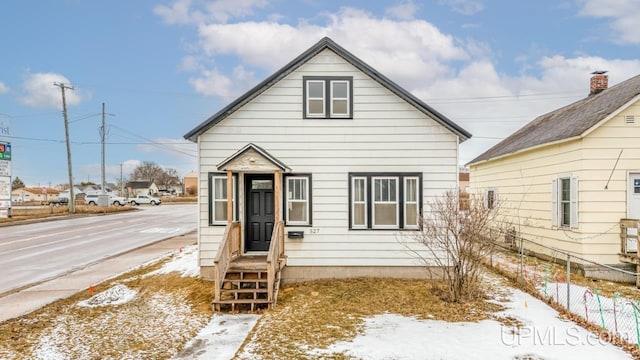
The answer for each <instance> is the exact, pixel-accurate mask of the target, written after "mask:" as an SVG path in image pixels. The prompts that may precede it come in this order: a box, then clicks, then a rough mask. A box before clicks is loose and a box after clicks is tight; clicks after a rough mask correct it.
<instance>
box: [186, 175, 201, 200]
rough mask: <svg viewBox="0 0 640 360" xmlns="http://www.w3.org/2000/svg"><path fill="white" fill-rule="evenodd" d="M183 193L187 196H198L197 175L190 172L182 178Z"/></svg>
mask: <svg viewBox="0 0 640 360" xmlns="http://www.w3.org/2000/svg"><path fill="white" fill-rule="evenodd" d="M183 183H184V192H185V194H187V195H197V194H198V173H196V172H190V173H188V174H187V175H185V176H184V182H183Z"/></svg>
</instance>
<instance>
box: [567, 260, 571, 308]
mask: <svg viewBox="0 0 640 360" xmlns="http://www.w3.org/2000/svg"><path fill="white" fill-rule="evenodd" d="M570 289H571V255H569V254H567V312H571V291H570Z"/></svg>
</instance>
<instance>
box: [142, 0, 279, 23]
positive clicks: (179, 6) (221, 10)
mask: <svg viewBox="0 0 640 360" xmlns="http://www.w3.org/2000/svg"><path fill="white" fill-rule="evenodd" d="M267 5H268V1H267V0H217V1H211V2H206V1H195V2H194V1H192V0H176V1H175V2H174V3H173V4H172V5H170V6H165V5H158V6H156V7H155V8H154V9H153V11H154V13H155V14H156V15H159V16H160V17H162V18H163V20H164V21H165V22H166V23H168V24H189V23H204V22H216V23H226V22H228V21H229V20H231V19H234V18H244V17H247V16H250V15H253V14H254V9H255V8H258V9H259V8H264V7H266V6H267Z"/></svg>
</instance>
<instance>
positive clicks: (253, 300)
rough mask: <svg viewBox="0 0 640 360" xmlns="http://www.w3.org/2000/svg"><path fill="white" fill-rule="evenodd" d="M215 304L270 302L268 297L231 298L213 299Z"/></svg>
mask: <svg viewBox="0 0 640 360" xmlns="http://www.w3.org/2000/svg"><path fill="white" fill-rule="evenodd" d="M213 303H214V304H269V303H270V301H269V300H267V299H235V300H234V299H231V300H213Z"/></svg>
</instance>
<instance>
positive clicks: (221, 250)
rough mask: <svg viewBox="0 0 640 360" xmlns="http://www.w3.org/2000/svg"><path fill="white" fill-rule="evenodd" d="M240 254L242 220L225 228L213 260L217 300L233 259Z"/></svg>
mask: <svg viewBox="0 0 640 360" xmlns="http://www.w3.org/2000/svg"><path fill="white" fill-rule="evenodd" d="M238 256H240V222H238V221H236V222H232V223H231V224H228V225H227V227H226V229H225V230H224V235H223V237H222V242H221V243H220V246H219V247H218V253H217V255H216V259H215V260H214V261H213V264H214V265H215V268H214V277H215V295H214V296H215V300H216V301H220V294H221V291H220V290H221V287H222V283H223V282H224V277H225V276H226V274H227V270H228V269H229V264H231V260H233V259H235V258H236V257H238Z"/></svg>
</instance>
